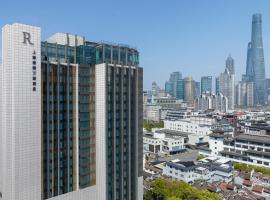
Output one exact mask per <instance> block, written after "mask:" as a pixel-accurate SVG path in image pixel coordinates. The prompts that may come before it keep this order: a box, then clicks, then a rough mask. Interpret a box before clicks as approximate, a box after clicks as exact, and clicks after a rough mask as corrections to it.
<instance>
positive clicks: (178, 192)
mask: <svg viewBox="0 0 270 200" xmlns="http://www.w3.org/2000/svg"><path fill="white" fill-rule="evenodd" d="M150 188H151V189H150V191H148V192H146V193H145V195H144V200H150V199H151V200H221V198H220V197H219V196H218V195H217V194H215V193H210V192H209V191H207V190H198V189H196V188H194V187H192V186H191V185H189V184H187V183H184V182H182V181H171V180H167V179H163V178H159V179H156V180H154V181H153V182H152V183H151V186H150Z"/></svg>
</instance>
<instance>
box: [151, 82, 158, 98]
mask: <svg viewBox="0 0 270 200" xmlns="http://www.w3.org/2000/svg"><path fill="white" fill-rule="evenodd" d="M158 93H159V87H158V85H157V83H156V82H153V83H152V95H154V96H158Z"/></svg>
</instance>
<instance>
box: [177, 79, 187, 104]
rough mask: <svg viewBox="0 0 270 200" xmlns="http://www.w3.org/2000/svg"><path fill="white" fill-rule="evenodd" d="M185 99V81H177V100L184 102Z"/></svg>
mask: <svg viewBox="0 0 270 200" xmlns="http://www.w3.org/2000/svg"><path fill="white" fill-rule="evenodd" d="M184 98H185V82H184V79H179V80H177V81H176V99H179V100H184Z"/></svg>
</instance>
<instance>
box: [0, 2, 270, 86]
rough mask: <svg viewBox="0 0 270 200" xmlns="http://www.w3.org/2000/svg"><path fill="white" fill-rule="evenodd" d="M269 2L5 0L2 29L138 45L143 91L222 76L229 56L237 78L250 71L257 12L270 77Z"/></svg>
mask: <svg viewBox="0 0 270 200" xmlns="http://www.w3.org/2000/svg"><path fill="white" fill-rule="evenodd" d="M269 8H270V1H269V0H237V1H235V0H220V1H214V0H204V1H196V0H180V1H179V0H171V1H169V2H167V1H154V0H149V1H143V0H137V1H125V0H118V1H113V0H108V1H104V0H100V1H87V0H82V1H80V0H79V1H75V0H71V1H68V3H67V2H66V1H65V2H64V1H52V0H47V1H46V3H45V2H42V1H40V2H39V1H36V0H35V1H34V0H29V1H27V2H25V1H19V0H17V1H14V0H10V1H3V2H1V8H0V19H1V20H0V26H1V27H2V26H3V25H5V24H7V23H13V22H21V23H26V24H33V25H37V26H40V27H41V28H42V39H43V40H45V39H47V38H48V37H49V36H50V35H52V34H53V33H55V32H68V33H71V34H77V35H82V36H85V37H86V38H87V39H88V40H93V41H101V40H105V41H110V42H115V43H125V44H128V45H131V46H135V47H137V48H138V50H139V51H140V65H141V66H142V67H143V68H144V89H146V90H148V89H150V88H151V83H152V82H153V81H156V82H157V84H158V85H159V86H161V87H162V88H164V83H165V81H166V80H168V79H169V76H170V73H171V72H174V71H180V72H182V74H183V77H185V76H193V78H194V79H195V80H196V81H200V77H201V76H208V75H210V76H213V78H214V77H215V76H217V75H219V74H220V73H221V72H223V71H224V69H225V60H226V58H227V56H228V55H229V54H231V56H232V57H233V59H234V61H235V72H236V78H237V80H240V77H241V75H242V74H244V73H245V68H246V53H247V45H248V42H249V41H250V40H251V22H252V14H254V13H261V14H262V22H263V23H262V30H263V32H262V33H263V44H264V56H265V68H266V77H270V69H269V66H270V57H269V54H270V12H269Z"/></svg>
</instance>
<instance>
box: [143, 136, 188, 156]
mask: <svg viewBox="0 0 270 200" xmlns="http://www.w3.org/2000/svg"><path fill="white" fill-rule="evenodd" d="M187 141H188V139H187V137H186V136H185V135H178V134H175V133H172V132H166V131H160V132H154V133H153V134H152V135H150V134H145V135H144V137H143V146H144V151H145V152H151V153H167V154H176V153H179V152H183V151H185V150H186V145H187Z"/></svg>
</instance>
